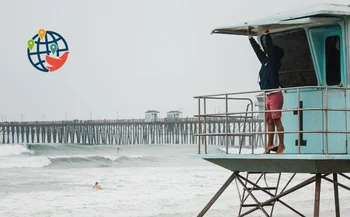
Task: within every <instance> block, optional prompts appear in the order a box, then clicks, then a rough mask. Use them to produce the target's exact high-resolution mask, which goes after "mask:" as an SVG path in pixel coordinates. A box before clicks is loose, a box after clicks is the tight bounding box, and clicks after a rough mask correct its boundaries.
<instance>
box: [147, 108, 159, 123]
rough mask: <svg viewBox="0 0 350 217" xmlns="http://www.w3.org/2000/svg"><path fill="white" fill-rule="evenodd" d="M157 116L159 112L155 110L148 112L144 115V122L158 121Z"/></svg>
mask: <svg viewBox="0 0 350 217" xmlns="http://www.w3.org/2000/svg"><path fill="white" fill-rule="evenodd" d="M158 114H159V112H158V111H156V110H148V111H146V114H145V121H146V122H153V121H157V120H158Z"/></svg>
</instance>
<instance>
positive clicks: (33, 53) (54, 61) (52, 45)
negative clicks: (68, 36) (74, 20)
mask: <svg viewBox="0 0 350 217" xmlns="http://www.w3.org/2000/svg"><path fill="white" fill-rule="evenodd" d="M27 45H28V48H27V55H28V59H29V62H30V63H31V64H32V66H34V68H36V69H37V70H39V71H42V72H53V71H56V70H57V69H59V68H61V67H62V66H63V65H64V63H65V62H66V60H67V58H68V54H69V49H68V44H67V42H66V40H65V39H64V38H63V37H62V36H61V35H60V34H58V33H57V32H53V31H45V30H44V29H40V30H39V31H38V34H36V35H34V36H33V37H32V39H30V40H29V41H28V43H27Z"/></svg>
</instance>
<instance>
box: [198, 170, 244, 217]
mask: <svg viewBox="0 0 350 217" xmlns="http://www.w3.org/2000/svg"><path fill="white" fill-rule="evenodd" d="M236 174H238V172H233V173H232V175H231V176H230V177H229V178H228V179H227V181H226V182H225V184H224V185H223V186H222V187H221V188H220V189H219V191H218V192H216V194H215V195H214V197H213V198H212V199H211V200H210V201H209V202H208V204H207V205H206V206H205V207H204V208H203V210H202V211H201V212H200V213H199V214H198V216H197V217H202V216H204V215H205V213H206V212H207V211H208V210H209V209H210V207H211V206H212V205H213V204H214V203H215V201H216V200H217V199H218V198H219V197H220V196H221V194H222V193H223V192H224V191H225V190H226V188H227V187H228V186H229V185H230V184H231V182H232V181H233V180H234V179H235V177H236Z"/></svg>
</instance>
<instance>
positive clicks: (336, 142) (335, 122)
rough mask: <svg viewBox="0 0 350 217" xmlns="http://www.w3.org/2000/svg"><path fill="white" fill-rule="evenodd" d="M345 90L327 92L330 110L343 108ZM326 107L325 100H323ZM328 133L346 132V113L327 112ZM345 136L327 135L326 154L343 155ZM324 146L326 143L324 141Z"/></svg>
mask: <svg viewBox="0 0 350 217" xmlns="http://www.w3.org/2000/svg"><path fill="white" fill-rule="evenodd" d="M345 100H346V98H345V90H329V91H328V107H329V108H330V109H344V108H345ZM324 103H325V104H324V106H326V100H324ZM325 126H326V125H325ZM328 131H346V113H345V112H342V111H329V112H328ZM346 137H347V136H346V134H333V133H329V134H328V153H329V154H345V153H346V152H347V150H346V149H347V147H346ZM325 144H326V141H325Z"/></svg>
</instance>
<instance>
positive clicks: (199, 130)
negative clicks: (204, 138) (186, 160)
mask: <svg viewBox="0 0 350 217" xmlns="http://www.w3.org/2000/svg"><path fill="white" fill-rule="evenodd" d="M197 132H198V154H200V153H201V136H200V134H201V98H200V97H198V129H197Z"/></svg>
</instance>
